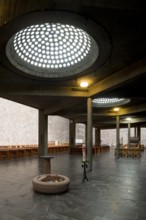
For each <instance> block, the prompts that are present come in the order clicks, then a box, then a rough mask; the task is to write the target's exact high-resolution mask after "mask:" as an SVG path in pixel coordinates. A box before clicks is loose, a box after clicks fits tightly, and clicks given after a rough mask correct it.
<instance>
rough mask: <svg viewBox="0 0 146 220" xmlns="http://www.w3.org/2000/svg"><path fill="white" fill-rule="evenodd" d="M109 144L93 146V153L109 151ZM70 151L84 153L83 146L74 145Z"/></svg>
mask: <svg viewBox="0 0 146 220" xmlns="http://www.w3.org/2000/svg"><path fill="white" fill-rule="evenodd" d="M109 149H110V148H109V146H101V147H93V148H92V153H95V154H98V153H102V152H105V151H109ZM86 151H87V148H86ZM70 153H71V154H82V147H72V148H71V149H70Z"/></svg>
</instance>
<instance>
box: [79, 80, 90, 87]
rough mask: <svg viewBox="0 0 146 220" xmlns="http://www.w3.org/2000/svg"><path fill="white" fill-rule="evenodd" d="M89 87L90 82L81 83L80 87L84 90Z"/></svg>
mask: <svg viewBox="0 0 146 220" xmlns="http://www.w3.org/2000/svg"><path fill="white" fill-rule="evenodd" d="M88 85H89V84H88V82H85V81H84V82H81V83H80V86H81V87H82V88H86V87H88Z"/></svg>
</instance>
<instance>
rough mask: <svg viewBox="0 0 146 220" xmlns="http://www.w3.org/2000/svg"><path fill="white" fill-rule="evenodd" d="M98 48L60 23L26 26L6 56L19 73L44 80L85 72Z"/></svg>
mask: <svg viewBox="0 0 146 220" xmlns="http://www.w3.org/2000/svg"><path fill="white" fill-rule="evenodd" d="M98 51H99V49H98V45H97V43H96V42H95V40H94V39H93V38H92V37H91V36H90V35H89V34H88V33H87V32H86V31H84V30H83V29H81V28H77V27H75V26H73V25H69V24H62V23H42V24H35V25H31V26H28V27H26V28H24V29H22V30H20V31H19V32H17V33H16V34H15V35H13V36H12V37H11V38H10V40H9V41H8V43H7V46H6V55H7V57H8V59H9V61H10V62H11V63H12V64H13V65H14V66H15V67H16V68H18V69H19V70H21V71H23V72H26V73H28V74H31V75H35V76H40V77H46V78H62V77H67V76H72V75H76V74H79V73H80V72H82V71H85V70H86V69H88V68H89V67H90V66H92V65H93V64H94V62H95V61H96V59H97V58H98V53H99V52H98Z"/></svg>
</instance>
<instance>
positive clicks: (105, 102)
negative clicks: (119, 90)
mask: <svg viewBox="0 0 146 220" xmlns="http://www.w3.org/2000/svg"><path fill="white" fill-rule="evenodd" d="M92 102H93V107H113V106H121V105H125V104H127V103H128V102H130V99H125V98H97V99H93V101H92Z"/></svg>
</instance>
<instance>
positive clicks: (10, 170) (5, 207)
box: [0, 151, 146, 220]
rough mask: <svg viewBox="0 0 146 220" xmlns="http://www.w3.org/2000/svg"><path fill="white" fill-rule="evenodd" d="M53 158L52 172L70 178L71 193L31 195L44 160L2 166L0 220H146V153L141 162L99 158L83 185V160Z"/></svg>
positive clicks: (63, 155) (104, 155) (108, 155)
mask: <svg viewBox="0 0 146 220" xmlns="http://www.w3.org/2000/svg"><path fill="white" fill-rule="evenodd" d="M54 156H55V157H54V159H52V173H58V174H62V175H67V176H69V177H70V179H71V184H70V188H69V191H68V192H66V193H62V194H59V195H48V194H43V193H37V192H34V190H33V187H32V179H33V177H35V176H37V175H38V174H42V173H43V160H42V159H38V158H28V159H21V160H15V161H9V162H8V161H5V162H0V220H21V219H22V220H146V152H144V153H143V155H142V157H141V158H140V159H132V158H120V159H115V157H114V152H113V151H111V152H106V153H102V154H100V155H95V156H94V157H93V171H92V172H89V173H87V176H88V179H89V181H88V182H87V181H85V182H84V183H82V177H83V168H82V167H81V156H79V155H68V154H67V153H60V154H55V155H54Z"/></svg>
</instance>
